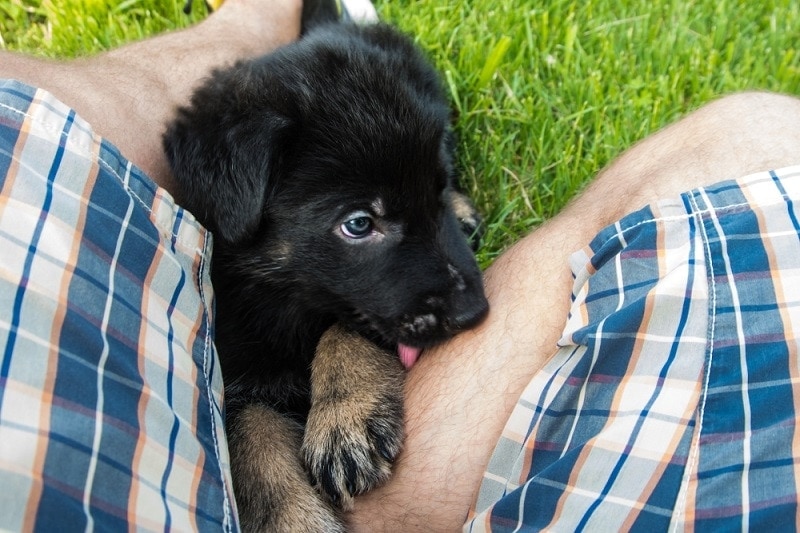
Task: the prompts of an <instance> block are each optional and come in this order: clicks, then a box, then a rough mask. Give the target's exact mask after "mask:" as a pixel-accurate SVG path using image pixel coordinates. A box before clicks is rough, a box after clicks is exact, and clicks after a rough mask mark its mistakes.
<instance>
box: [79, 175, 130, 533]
mask: <svg viewBox="0 0 800 533" xmlns="http://www.w3.org/2000/svg"><path fill="white" fill-rule="evenodd" d="M129 172H130V167H128V172H126V177H127V174H128V173H129ZM133 209H134V205H133V199H130V198H129V200H128V210H127V211H126V212H125V217H124V218H123V220H122V225H121V227H120V232H119V235H118V236H117V244H116V248H115V249H114V257H112V258H111V264H110V265H109V269H108V296H107V298H106V305H105V308H104V309H103V321H102V323H101V324H100V335H101V336H102V339H103V352H102V353H101V355H100V360H99V361H98V362H97V404H96V405H97V406H96V409H95V417H94V440H93V442H92V456H91V458H90V460H89V470H88V472H87V473H86V485H85V486H84V490H83V511H84V513H86V531H92V530H94V517H93V516H92V507H91V501H92V485H93V484H94V477H95V471H96V470H97V459H98V455H99V453H100V438H101V435H102V432H103V431H102V430H103V415H104V405H103V404H104V402H105V398H104V396H103V378H104V375H105V366H106V362H107V361H108V354H109V344H108V322H109V317H110V315H111V305H112V304H113V301H114V277H115V275H116V271H117V262H118V260H119V254H120V251H121V250H122V241H123V240H124V239H125V235H126V231H125V230H126V228H127V227H128V224H129V223H130V218H131V215H132V214H133Z"/></svg>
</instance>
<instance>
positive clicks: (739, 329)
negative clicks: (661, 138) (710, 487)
mask: <svg viewBox="0 0 800 533" xmlns="http://www.w3.org/2000/svg"><path fill="white" fill-rule="evenodd" d="M700 195H701V196H702V197H703V201H704V202H705V204H706V206H708V207H709V208H710V207H711V200H710V199H709V197H708V195H707V194H706V190H705V189H700ZM709 218H710V219H711V221H712V222H713V224H714V228H715V229H716V231H717V238H718V239H719V245H720V248H721V250H722V254H721V255H722V257H723V259H724V265H725V274H726V276H727V278H728V287H729V288H730V292H731V304H732V306H733V313H734V314H733V316H734V318H735V320H736V336H737V340H738V342H739V368H740V369H741V372H742V377H741V388H742V410H743V414H744V420H742V423H743V424H744V431H743V434H744V436H743V438H742V531H747V530H748V529H749V526H750V496H749V495H750V483H749V480H750V461H751V453H750V435H751V434H752V419H751V418H752V416H751V409H750V401H749V395H750V393H749V390H748V388H747V387H748V384H747V382H748V381H749V377H748V371H747V354H746V350H745V347H746V342H745V337H744V326H743V324H742V308H741V302H740V300H739V290H738V288H737V286H736V280H735V279H734V276H733V269H732V268H731V263H730V257H729V256H728V243H727V242H726V240H725V234H724V232H723V230H722V226H720V223H719V218H718V217H717V212H716V210H714V209H709ZM712 272H713V271H712Z"/></svg>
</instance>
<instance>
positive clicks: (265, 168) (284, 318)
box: [164, 24, 488, 422]
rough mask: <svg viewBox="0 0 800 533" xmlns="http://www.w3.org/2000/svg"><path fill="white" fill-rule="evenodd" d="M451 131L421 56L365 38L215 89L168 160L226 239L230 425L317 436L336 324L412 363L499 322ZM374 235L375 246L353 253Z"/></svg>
mask: <svg viewBox="0 0 800 533" xmlns="http://www.w3.org/2000/svg"><path fill="white" fill-rule="evenodd" d="M449 117H450V111H449V108H448V105H447V102H446V99H445V97H444V95H443V92H442V89H441V86H440V82H439V78H438V76H437V74H436V72H435V71H434V70H433V69H432V68H431V66H430V65H429V64H428V62H427V61H426V60H425V58H424V57H423V56H422V55H421V53H420V52H419V51H418V50H417V49H416V48H415V47H414V46H413V45H412V43H411V42H410V41H409V40H408V39H407V38H405V37H404V36H402V35H400V34H398V33H397V32H396V31H395V30H393V29H391V28H390V27H388V26H385V25H372V26H366V27H356V26H353V25H348V24H330V25H323V26H320V27H316V28H314V29H313V30H312V31H310V32H309V33H308V35H306V36H305V37H304V38H303V39H301V40H300V41H298V42H296V43H294V44H292V45H289V46H287V47H284V48H281V49H279V50H277V51H276V52H274V53H272V54H270V55H267V56H264V57H262V58H259V59H256V60H253V61H247V62H241V63H238V64H237V65H235V66H234V67H232V68H230V69H225V70H220V71H217V72H215V73H214V74H213V76H212V77H211V78H210V79H209V80H208V82H207V83H206V84H205V85H204V86H202V87H201V88H200V89H199V90H197V91H196V93H195V94H194V96H193V98H192V102H191V105H190V106H189V107H187V108H184V109H181V110H180V111H179V115H178V117H177V119H176V120H175V121H174V123H173V124H172V125H171V126H170V127H169V129H168V131H167V133H166V134H165V140H164V146H165V149H166V152H167V154H168V157H169V159H170V161H171V164H172V169H173V172H174V175H175V177H176V179H177V181H178V183H179V185H180V188H181V193H180V201H181V202H182V203H183V205H184V206H186V207H187V208H188V209H189V210H190V211H191V212H192V213H194V214H195V215H196V216H197V217H198V219H199V220H200V221H201V222H202V223H203V224H204V225H205V226H206V227H207V228H209V229H210V230H211V231H212V232H213V234H214V239H215V242H214V256H213V264H212V280H213V283H214V288H215V293H216V343H217V348H218V351H219V354H220V357H221V361H222V369H223V375H224V378H225V385H226V403H227V409H228V416H229V419H230V418H231V417H235V416H236V414H237V412H238V411H239V409H241V408H242V407H243V406H244V405H246V404H249V403H261V404H266V405H269V406H271V407H273V408H275V409H277V410H279V411H280V412H283V413H286V414H289V415H291V416H292V417H294V418H296V419H297V420H299V421H301V422H302V421H304V420H305V417H306V416H307V414H308V410H309V407H310V404H309V401H310V400H309V379H310V370H309V368H310V363H311V360H312V358H313V357H314V353H315V349H316V347H317V343H318V341H319V339H320V337H321V336H322V334H323V332H325V331H326V330H328V329H329V328H330V327H331V326H332V325H333V324H335V323H338V324H340V325H341V326H342V327H343V328H345V329H346V330H350V331H355V332H358V333H359V334H360V335H362V336H364V337H366V338H367V339H369V340H371V341H372V342H374V343H375V344H377V345H378V346H381V347H383V348H385V349H387V350H391V351H394V350H395V349H396V347H397V344H398V343H404V344H408V345H412V346H419V347H427V346H430V345H433V344H435V343H437V342H440V341H442V340H444V339H446V338H448V337H450V336H452V335H453V334H455V333H457V332H459V331H461V330H463V329H466V328H469V327H472V326H474V325H475V324H476V323H477V322H479V321H480V320H481V319H482V318H483V317H484V316H485V314H486V312H487V309H488V304H487V302H486V298H485V296H484V294H483V285H482V278H481V273H480V271H479V269H478V267H477V265H476V263H475V260H474V257H473V255H472V251H471V249H470V246H469V243H468V240H467V238H466V237H465V235H464V233H463V232H462V223H464V222H465V218H464V216H463V215H462V217H461V218H462V219H461V220H459V218H458V217H457V216H456V214H455V212H454V209H455V206H454V205H453V204H454V202H453V198H454V197H455V196H454V195H458V193H455V192H454V188H455V186H456V184H455V178H456V176H455V171H454V162H453V154H452V149H453V144H454V143H452V139H451V132H450V128H449ZM462 201H463V199H462ZM460 205H461V206H462V207H461V210H462V211H463V205H464V204H463V203H462V204H460ZM466 205H469V204H466ZM459 214H460V215H461V213H459ZM472 214H473V215H474V212H473V213H472ZM467 218H468V217H467ZM472 220H473V222H469V221H466V222H467V223H468V226H469V227H470V228H472V225H474V219H472ZM348 221H350V225H349V226H346V223H348ZM359 223H361V224H370V223H371V224H372V226H373V227H372V230H371V231H370V232H369V233H368V235H367V236H365V237H363V238H360V239H359V238H351V237H348V236H347V235H346V233H347V232H348V231H350V230H352V229H354V228H355V229H356V230H358V229H359V227H358V226H359ZM470 224H472V225H470ZM351 233H352V231H351Z"/></svg>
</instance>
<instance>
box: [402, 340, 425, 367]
mask: <svg viewBox="0 0 800 533" xmlns="http://www.w3.org/2000/svg"><path fill="white" fill-rule="evenodd" d="M421 353H422V349H421V348H414V347H413V346H407V345H405V344H398V345H397V355H398V356H399V357H400V362H401V363H403V366H404V367H406V370H408V369H410V368H411V367H412V366H414V363H416V362H417V359H419V354H421Z"/></svg>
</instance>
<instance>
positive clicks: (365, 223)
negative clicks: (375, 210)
mask: <svg viewBox="0 0 800 533" xmlns="http://www.w3.org/2000/svg"><path fill="white" fill-rule="evenodd" d="M374 227H375V224H374V223H373V222H372V219H371V218H370V217H368V216H365V215H359V216H356V217H353V218H351V219H349V220H347V221H346V222H345V223H344V224H342V225H341V229H342V233H344V234H345V236H347V237H350V238H351V239H363V238H364V237H366V236H367V235H369V234H371V233H372V229H373V228H374Z"/></svg>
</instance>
